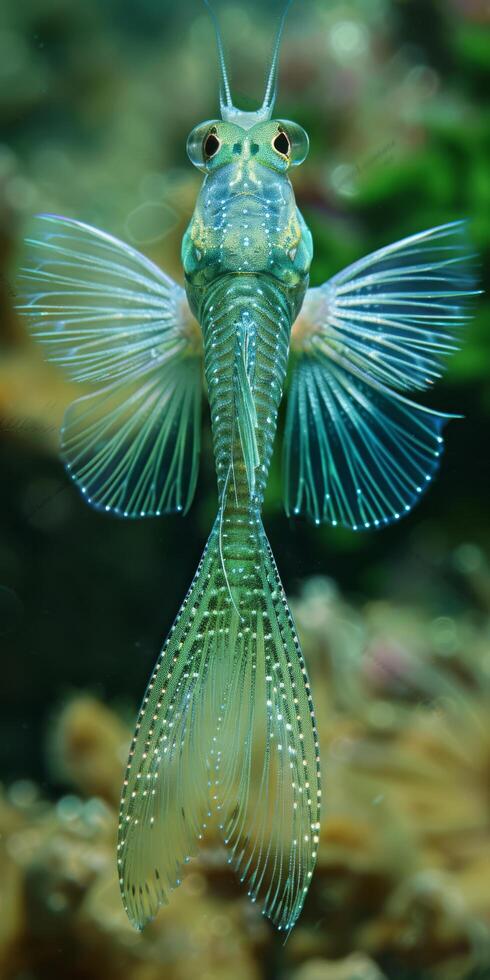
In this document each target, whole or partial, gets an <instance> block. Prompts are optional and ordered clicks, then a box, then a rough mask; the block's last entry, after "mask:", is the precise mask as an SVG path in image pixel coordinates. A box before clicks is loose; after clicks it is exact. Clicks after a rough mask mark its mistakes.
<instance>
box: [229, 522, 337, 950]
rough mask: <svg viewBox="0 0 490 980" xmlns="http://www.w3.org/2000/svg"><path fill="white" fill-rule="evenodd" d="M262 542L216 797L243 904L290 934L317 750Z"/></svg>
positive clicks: (301, 888)
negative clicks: (247, 901) (256, 907)
mask: <svg viewBox="0 0 490 980" xmlns="http://www.w3.org/2000/svg"><path fill="white" fill-rule="evenodd" d="M261 541H262V546H261V555H260V570H259V571H258V573H257V579H256V581H254V583H253V584H254V589H253V594H255V596H256V597H257V608H255V609H253V610H251V611H250V612H248V613H245V614H244V615H243V614H242V621H241V623H240V627H239V630H238V632H237V634H236V642H235V645H234V647H232V648H231V649H230V651H229V659H230V661H231V664H230V670H231V677H230V685H229V693H228V695H227V698H226V704H225V711H224V713H223V725H222V733H221V738H219V739H218V744H219V746H220V750H221V751H220V755H219V758H218V759H217V761H216V766H215V777H214V786H213V790H214V794H213V795H214V796H215V798H216V800H217V801H218V806H219V808H220V811H221V826H222V830H223V835H224V840H225V843H226V845H227V847H228V848H229V851H230V858H229V860H230V862H231V863H232V864H233V866H234V868H235V870H236V871H237V873H238V874H239V876H240V880H241V881H243V882H246V884H247V889H248V895H249V897H250V898H251V899H252V901H253V902H256V901H257V902H258V903H259V904H260V906H261V908H262V912H263V914H264V915H266V916H267V917H268V918H269V919H271V921H272V922H273V923H274V925H275V926H277V928H279V929H284V930H286V931H288V930H290V929H292V927H293V926H294V924H295V922H296V920H297V919H298V916H299V915H300V912H301V909H302V907H303V903H304V900H305V897H306V894H307V892H308V887H309V884H310V881H311V878H312V875H313V870H314V867H315V863H316V857H317V849H318V840H319V829H320V823H319V820H320V797H321V790H320V766H319V755H318V752H319V747H318V738H317V733H316V729H315V721H314V711H313V704H312V700H311V695H310V687H309V683H308V677H307V673H306V668H305V664H304V661H303V658H302V655H301V650H300V647H299V642H298V638H297V636H296V631H295V628H294V623H293V621H292V618H291V613H290V611H289V608H288V604H287V601H286V597H285V595H284V591H283V588H282V585H281V582H280V579H279V575H278V573H277V569H276V566H275V563H274V559H273V557H272V553H271V550H270V547H269V544H268V542H267V539H266V537H265V534H264V533H263V531H262V532H261ZM240 611H242V610H240Z"/></svg>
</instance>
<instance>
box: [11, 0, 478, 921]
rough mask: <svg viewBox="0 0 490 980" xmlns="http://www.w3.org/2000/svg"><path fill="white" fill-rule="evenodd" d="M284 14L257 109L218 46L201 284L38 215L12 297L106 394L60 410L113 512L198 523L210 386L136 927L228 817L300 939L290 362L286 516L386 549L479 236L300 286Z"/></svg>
mask: <svg viewBox="0 0 490 980" xmlns="http://www.w3.org/2000/svg"><path fill="white" fill-rule="evenodd" d="M208 6H209V4H208ZM288 6H289V4H287V5H286V9H285V11H284V15H283V18H282V21H281V25H280V29H279V32H278V35H277V38H276V43H275V46H274V52H273V57H272V61H271V68H270V72H269V76H268V80H267V86H266V92H265V96H264V101H263V104H262V106H261V107H260V109H259V110H257V112H242V111H241V110H239V109H237V108H236V107H235V106H234V104H233V101H232V99H231V93H230V87H229V82H228V76H227V71H226V65H225V60H224V55H223V48H222V44H221V38H220V35H219V30H218V28H217V40H218V52H219V57H220V66H221V93H220V108H221V119H216V120H209V121H207V122H205V123H202V124H201V125H199V126H198V127H196V128H195V129H194V130H193V131H192V133H191V134H190V137H189V140H188V144H187V149H188V154H189V157H190V159H191V161H192V163H193V164H194V165H195V166H197V167H198V168H199V170H201V171H202V173H203V175H204V181H203V185H202V188H201V191H200V193H199V196H198V199H197V202H196V207H195V210H194V214H193V216H192V218H191V221H190V224H189V227H188V229H187V231H186V233H185V235H184V239H183V244H182V264H183V272H184V287H182V286H180V285H178V284H177V283H175V282H173V280H171V279H170V277H168V276H167V275H166V274H165V273H164V272H163V271H162V270H160V269H158V268H157V267H156V266H155V265H154V264H153V263H152V262H150V261H149V260H148V259H147V258H145V257H144V256H143V255H141V254H140V253H139V252H137V251H136V250H135V249H133V248H131V247H130V246H128V245H126V244H124V243H123V242H121V241H119V240H118V239H116V238H114V237H113V236H112V235H109V234H107V233H106V232H102V231H99V230H98V229H95V228H92V227H90V226H88V225H85V224H83V223H82V222H79V221H75V220H73V219H69V218H61V217H58V216H56V215H40V216H38V217H37V218H36V219H35V224H34V228H33V231H32V233H31V234H30V235H29V236H28V237H27V239H26V243H27V250H28V256H27V259H26V263H25V265H24V267H23V269H22V271H21V273H20V277H19V293H21V294H22V295H23V299H22V301H21V302H20V303H19V309H20V311H21V312H22V313H23V314H24V315H26V316H27V317H28V320H29V323H30V326H31V331H32V333H33V335H34V336H35V337H36V338H37V339H38V340H39V342H40V343H41V344H42V345H43V346H44V350H45V352H46V355H47V357H48V359H50V360H51V361H52V362H54V363H56V364H58V365H59V366H60V367H64V368H65V369H66V370H67V371H68V373H69V374H70V376H71V378H72V379H74V380H76V381H79V382H83V383H84V384H86V385H88V386H89V389H88V391H87V393H85V394H83V395H82V396H81V397H80V398H79V399H77V400H76V401H75V402H74V403H73V404H72V405H71V406H69V408H68V410H67V412H66V415H65V419H64V422H63V427H62V433H61V452H62V457H63V459H64V462H65V464H66V467H67V470H68V472H69V474H70V476H71V477H72V479H73V480H74V481H75V483H76V485H77V486H78V488H79V489H80V491H81V493H82V494H83V495H84V497H85V499H86V500H87V501H88V503H90V504H91V505H92V506H94V507H96V508H97V509H99V510H103V511H106V512H109V513H112V514H115V515H117V516H119V517H123V518H128V519H129V518H148V517H158V516H160V515H162V514H165V513H167V514H168V513H171V512H179V511H184V512H185V511H186V510H187V509H188V507H189V506H190V504H191V502H192V498H193V494H194V489H195V486H196V480H197V472H198V462H199V451H200V428H201V410H202V374H203V369H204V376H205V381H206V394H207V397H208V401H209V406H210V412H211V425H212V433H213V446H214V455H215V462H216V473H217V486H218V509H217V516H216V519H215V522H214V524H213V527H212V529H211V532H210V535H209V539H208V542H207V544H206V547H205V549H204V553H203V556H202V559H201V562H200V564H199V567H198V569H197V571H196V574H195V576H194V579H193V581H192V583H191V587H190V589H189V592H188V594H187V596H186V598H185V600H184V602H183V604H182V607H181V609H180V612H179V613H178V616H177V618H176V620H175V623H174V625H173V627H172V630H171V632H170V634H169V636H168V638H167V640H166V642H165V644H164V646H163V649H162V652H161V654H160V657H159V659H158V661H157V664H156V666H155V669H154V672H153V674H152V676H151V678H150V682H149V685H148V688H147V691H146V694H145V696H144V699H143V703H142V706H141V709H140V713H139V716H138V720H137V724H136V729H135V734H134V738H133V741H132V744H131V749H130V753H129V760H128V767H127V771H126V777H125V780H124V786H123V792H122V799H121V810H120V824H119V839H118V858H117V860H118V872H119V881H120V887H121V894H122V898H123V902H124V907H125V908H126V911H127V913H128V916H129V918H130V920H131V922H132V923H133V924H134V925H135V926H136V927H137V928H142V927H143V926H144V925H145V924H146V923H147V922H148V921H149V920H150V919H151V918H152V917H153V916H154V915H155V913H156V912H157V910H158V908H159V906H160V905H162V904H164V903H165V902H166V901H167V900H168V897H169V893H170V891H171V890H172V889H173V888H175V887H176V886H177V885H178V884H179V883H180V880H181V874H182V867H183V865H185V863H186V862H187V861H188V860H189V858H190V857H191V856H192V855H193V854H195V853H196V849H197V843H198V840H199V838H200V837H201V836H202V835H203V834H204V833H205V830H206V827H207V824H208V821H209V819H210V818H211V817H212V818H216V819H217V821H218V824H219V828H220V831H221V834H222V839H223V843H224V846H225V847H226V849H227V853H228V860H229V862H230V863H231V864H232V865H233V866H234V868H235V869H236V871H237V873H238V875H239V877H240V880H241V881H243V882H244V883H246V886H247V889H248V894H249V896H250V898H251V899H252V901H257V902H258V903H259V904H260V906H261V908H262V912H263V913H264V914H265V915H267V916H268V917H269V918H270V919H271V920H272V922H273V923H274V924H275V925H276V926H277V927H278V928H280V929H284V930H286V931H289V930H290V929H291V928H292V927H293V925H294V923H295V922H296V920H297V918H298V916H299V915H300V912H301V909H302V907H303V903H304V900H305V897H306V895H307V893H308V888H309V884H310V881H311V878H312V875H313V871H314V866H315V861H316V857H317V849H318V840H319V828H320V800H321V792H322V791H321V785H320V783H321V779H320V757H319V746H318V736H317V731H316V726H315V715H314V709H313V704H312V698H311V692H310V685H309V681H308V675H307V669H306V665H305V663H304V660H303V657H302V653H301V649H300V645H299V641H298V637H297V635H296V630H295V626H294V622H293V618H292V616H291V613H290V610H289V607H288V604H287V600H286V597H285V594H284V590H283V587H282V585H281V581H280V578H279V575H278V571H277V568H276V565H275V562H274V558H273V556H272V553H271V549H270V546H269V543H268V541H267V537H266V534H265V531H264V527H263V524H262V516H261V509H262V503H263V497H264V491H265V487H266V483H267V477H268V472H269V466H270V460H271V455H272V450H273V446H274V442H275V436H276V426H277V414H278V409H279V406H280V403H281V399H282V395H283V388H284V384H285V378H286V372H287V369H288V364H289V362H290V361H291V366H292V370H291V382H290V386H289V391H288V403H287V412H286V424H285V433H284V447H283V474H284V503H285V508H286V512H287V513H288V514H290V515H293V516H294V515H300V514H302V515H304V516H306V517H308V518H309V519H310V520H312V521H313V522H315V523H317V524H318V523H321V522H328V523H330V524H331V525H332V526H336V525H339V524H341V525H343V526H344V527H347V528H351V529H353V530H364V529H369V528H378V527H382V526H384V525H386V524H389V523H390V522H392V521H395V520H398V519H399V518H400V517H403V516H404V515H405V514H407V513H408V512H409V511H410V510H411V508H412V507H413V506H414V504H415V503H416V502H417V501H418V500H419V499H420V496H421V495H422V494H423V492H424V491H425V490H426V488H427V486H428V485H429V483H430V482H431V480H432V477H433V476H434V474H435V472H436V471H437V468H438V465H439V460H440V457H441V453H442V447H443V437H442V430H443V427H444V425H445V423H446V422H447V420H448V419H449V418H450V417H451V416H448V415H445V414H443V413H440V412H436V411H434V410H432V409H430V408H425V407H422V406H420V405H418V404H417V403H416V402H414V401H412V400H411V397H409V396H410V395H411V393H412V391H413V390H420V389H424V388H427V387H428V386H429V385H430V384H431V383H432V382H433V381H434V380H435V379H436V378H437V377H438V376H439V375H440V373H441V372H442V369H443V366H444V362H445V359H446V357H447V356H448V355H449V354H450V353H452V352H453V351H454V350H455V349H457V346H458V338H459V333H460V330H461V328H462V327H463V326H464V325H465V323H466V321H467V320H468V318H469V317H470V315H471V301H472V297H473V296H474V295H475V293H476V292H477V290H476V289H475V275H474V270H473V258H474V257H473V255H472V253H471V250H470V248H469V246H468V243H467V240H466V235H465V229H464V223H462V222H453V223H450V224H446V225H441V226H440V227H437V228H433V229H430V230H428V231H424V232H421V233H418V234H415V235H411V236H409V237H407V238H405V239H403V240H402V241H401V242H397V243H395V244H393V245H389V246H385V247H383V248H381V249H379V250H378V251H376V252H374V253H373V254H372V255H370V256H367V257H366V258H364V259H360V260H359V261H358V262H355V263H354V264H353V265H351V266H350V267H349V268H347V269H345V270H343V271H341V272H339V273H337V274H336V275H334V276H333V277H332V278H331V279H330V280H329V281H327V282H325V283H324V284H323V285H321V286H319V287H317V288H315V289H310V288H309V285H308V278H309V270H310V264H311V260H312V252H313V249H312V239H311V234H310V232H309V230H308V228H307V225H306V223H305V221H304V219H303V217H302V215H301V213H300V212H299V210H298V207H297V205H296V201H295V197H294V192H293V188H292V185H291V182H290V179H289V172H290V170H291V168H292V167H294V166H297V165H299V164H301V163H302V162H303V161H304V159H305V157H306V154H307V151H308V137H307V135H306V133H305V132H304V130H303V129H302V128H301V127H300V126H298V125H297V124H296V123H294V122H292V121H290V120H282V119H275V118H273V106H274V101H275V94H276V83H277V65H278V53H279V44H280V39H281V33H282V28H283V25H284V17H285V13H286V10H287V7H288ZM216 27H217V25H216Z"/></svg>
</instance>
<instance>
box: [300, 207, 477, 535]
mask: <svg viewBox="0 0 490 980" xmlns="http://www.w3.org/2000/svg"><path fill="white" fill-rule="evenodd" d="M472 258H473V257H472V256H471V255H470V254H469V251H468V247H467V244H466V239H465V235H464V223H462V222H457V223H455V224H451V225H443V226H441V227H440V228H434V229H432V230H430V231H426V232H423V233H421V234H419V235H413V236H412V237H410V238H406V239H404V240H403V241H402V242H398V243H396V244H395V245H391V246H389V247H387V248H383V249H380V250H379V251H378V252H374V253H373V255H370V256H368V257H367V258H365V259H362V260H361V261H360V262H356V263H355V264H354V265H352V266H350V267H349V268H348V269H346V270H345V271H344V272H341V273H339V275H337V276H335V277H334V278H333V279H331V280H330V281H329V282H327V283H325V284H324V285H323V286H320V287H319V288H318V289H312V290H309V291H308V293H307V296H306V299H305V303H304V306H303V309H302V311H301V314H300V316H299V317H298V320H297V321H296V323H295V325H294V327H293V332H292V338H291V347H292V350H293V351H294V352H295V353H296V355H297V361H296V364H295V366H294V370H293V376H292V383H291V389H290V393H289V401H288V412H287V420H286V431H285V441H284V493H285V505H286V511H287V513H288V514H291V513H292V514H300V513H304V514H307V515H308V516H309V517H310V518H311V519H312V520H314V521H315V522H316V523H320V522H321V521H328V522H329V523H331V524H333V525H335V524H343V525H344V526H346V527H350V528H354V529H359V528H369V527H379V526H380V525H382V524H387V523H390V522H391V521H394V520H397V519H398V518H400V517H402V516H403V515H404V514H406V513H407V512H408V511H409V510H411V508H412V507H413V505H414V503H415V502H416V501H417V500H418V498H419V496H420V494H421V493H422V492H423V490H424V489H425V488H426V487H427V485H428V483H429V482H430V480H431V479H432V477H433V475H434V473H435V471H436V469H437V464H438V460H439V456H440V455H441V451H442V442H443V440H442V436H441V430H442V427H443V425H444V422H445V421H446V420H447V419H449V418H451V417H453V416H450V415H445V414H439V413H437V412H432V411H431V410H429V409H424V408H421V407H419V406H417V405H416V404H414V403H412V402H411V401H408V399H407V398H406V397H404V395H403V394H401V392H404V391H407V390H410V389H415V388H424V387H426V386H427V385H429V384H430V383H431V382H432V381H433V380H434V379H435V378H436V377H438V376H439V374H440V373H441V370H442V366H443V363H444V358H445V357H446V356H447V355H448V354H450V353H451V352H452V351H454V350H456V349H457V347H458V336H459V330H460V328H461V327H462V326H463V325H464V323H465V322H466V320H468V319H469V316H470V311H471V299H472V297H474V295H475V294H476V293H477V290H475V289H474V288H473V287H474V274H473V272H472V268H471V260H472Z"/></svg>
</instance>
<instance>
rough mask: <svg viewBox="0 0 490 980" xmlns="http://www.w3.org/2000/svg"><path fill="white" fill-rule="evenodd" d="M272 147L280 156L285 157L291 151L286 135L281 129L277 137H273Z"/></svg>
mask: <svg viewBox="0 0 490 980" xmlns="http://www.w3.org/2000/svg"><path fill="white" fill-rule="evenodd" d="M272 145H273V147H274V149H275V150H276V152H277V153H280V154H281V156H283V157H287V156H289V153H290V151H291V142H290V139H289V136H288V134H287V133H286V131H285V130H284V129H281V130H280V132H279V133H278V134H277V136H274V139H273V140H272Z"/></svg>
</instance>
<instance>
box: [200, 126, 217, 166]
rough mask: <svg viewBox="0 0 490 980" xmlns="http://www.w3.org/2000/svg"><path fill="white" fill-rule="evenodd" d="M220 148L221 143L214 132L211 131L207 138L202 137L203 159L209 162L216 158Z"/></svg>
mask: <svg viewBox="0 0 490 980" xmlns="http://www.w3.org/2000/svg"><path fill="white" fill-rule="evenodd" d="M220 146H221V142H220V140H219V139H218V137H217V136H216V130H215V129H211V130H210V131H209V133H208V134H207V136H205V137H204V140H203V144H202V151H203V154H204V157H205V159H206V160H210V159H211V157H214V156H216V154H217V152H218V150H219V148H220Z"/></svg>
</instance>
